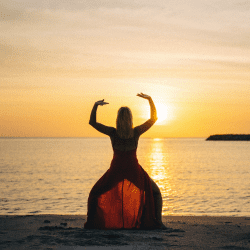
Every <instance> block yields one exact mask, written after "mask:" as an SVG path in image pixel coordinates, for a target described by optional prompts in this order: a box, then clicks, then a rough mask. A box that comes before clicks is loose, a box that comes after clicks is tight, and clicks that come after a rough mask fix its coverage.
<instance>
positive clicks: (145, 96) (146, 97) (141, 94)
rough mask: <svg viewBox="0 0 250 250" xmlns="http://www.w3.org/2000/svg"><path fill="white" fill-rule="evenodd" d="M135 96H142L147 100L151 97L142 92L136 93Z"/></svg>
mask: <svg viewBox="0 0 250 250" xmlns="http://www.w3.org/2000/svg"><path fill="white" fill-rule="evenodd" d="M137 96H139V97H142V98H144V99H147V100H150V99H151V97H150V96H149V95H145V94H143V93H140V94H137Z"/></svg>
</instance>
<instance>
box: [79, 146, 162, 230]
mask: <svg viewBox="0 0 250 250" xmlns="http://www.w3.org/2000/svg"><path fill="white" fill-rule="evenodd" d="M113 150H114V155H113V160H112V162H111V166H110V168H109V169H108V170H107V172H106V173H105V174H104V175H103V176H102V177H101V178H100V179H99V180H98V181H97V183H96V184H95V185H94V186H93V188H92V190H91V191H90V194H89V198H88V217H87V222H86V223H85V224H84V228H86V229H94V228H95V229H139V228H141V229H156V228H160V227H161V225H160V224H159V223H158V222H157V221H156V219H155V207H154V197H153V191H152V187H151V181H150V178H149V176H148V174H147V173H146V172H145V171H144V169H143V168H142V167H141V166H140V165H139V163H138V160H137V157H136V149H133V150H129V151H119V150H117V149H114V148H113Z"/></svg>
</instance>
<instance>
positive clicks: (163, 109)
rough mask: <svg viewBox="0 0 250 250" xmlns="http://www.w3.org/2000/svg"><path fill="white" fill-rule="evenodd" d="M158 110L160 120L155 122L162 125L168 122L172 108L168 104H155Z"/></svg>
mask: <svg viewBox="0 0 250 250" xmlns="http://www.w3.org/2000/svg"><path fill="white" fill-rule="evenodd" d="M155 107H156V110H157V117H158V120H157V122H156V123H155V124H158V125H161V124H166V123H167V122H168V121H169V120H170V108H169V106H168V105H166V104H163V103H156V104H155Z"/></svg>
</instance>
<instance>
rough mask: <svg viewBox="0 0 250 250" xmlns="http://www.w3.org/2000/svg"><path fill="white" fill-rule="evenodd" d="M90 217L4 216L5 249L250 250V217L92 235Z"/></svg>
mask: <svg viewBox="0 0 250 250" xmlns="http://www.w3.org/2000/svg"><path fill="white" fill-rule="evenodd" d="M85 221H86V216H84V215H26V216H14V215H11V216H7V215H6V216H5V215H2V216H0V249H61V250H66V249H68V250H71V249H72V250H73V249H74V250H75V249H78V250H81V249H89V250H92V249H98V250H100V249H103V250H104V249H120V250H122V249H124V250H125V249H138V250H139V249H250V218H249V217H209V216H164V217H163V222H164V224H165V225H166V226H167V227H168V228H169V230H86V229H84V228H83V224H84V222H85Z"/></svg>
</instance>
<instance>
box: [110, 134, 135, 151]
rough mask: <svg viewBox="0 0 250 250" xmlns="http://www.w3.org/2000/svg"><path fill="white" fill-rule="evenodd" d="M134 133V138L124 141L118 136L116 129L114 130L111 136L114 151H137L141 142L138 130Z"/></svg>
mask: <svg viewBox="0 0 250 250" xmlns="http://www.w3.org/2000/svg"><path fill="white" fill-rule="evenodd" d="M133 132H134V133H133V134H134V135H133V137H130V138H127V139H123V138H121V137H120V136H119V135H118V134H117V131H116V129H114V130H113V132H112V133H111V134H110V139H111V143H112V147H113V149H116V150H119V151H130V150H134V149H136V148H137V145H138V140H139V133H138V131H137V129H134V131H133Z"/></svg>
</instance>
